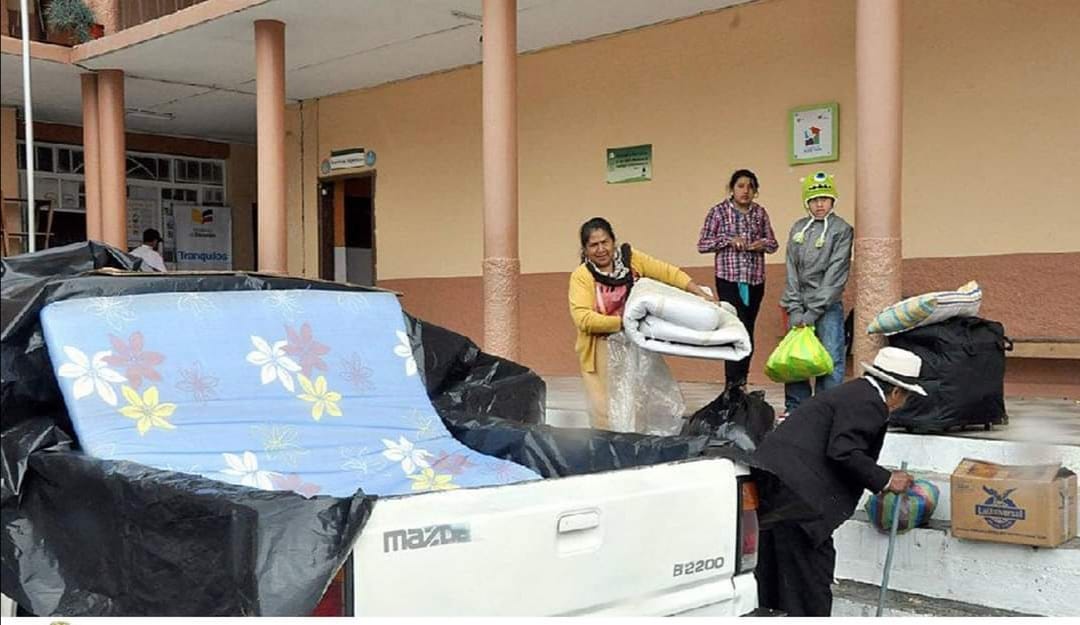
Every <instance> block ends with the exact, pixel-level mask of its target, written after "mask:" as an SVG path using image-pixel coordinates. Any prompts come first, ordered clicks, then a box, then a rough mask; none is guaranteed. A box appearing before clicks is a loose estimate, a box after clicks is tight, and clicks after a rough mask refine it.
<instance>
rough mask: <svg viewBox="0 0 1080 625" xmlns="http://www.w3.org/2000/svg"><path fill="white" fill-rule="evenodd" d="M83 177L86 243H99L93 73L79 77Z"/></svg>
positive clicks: (97, 137)
mask: <svg viewBox="0 0 1080 625" xmlns="http://www.w3.org/2000/svg"><path fill="white" fill-rule="evenodd" d="M81 79H82V116H83V178H84V179H85V183H84V184H85V186H86V240H88V241H100V240H102V230H101V144H100V140H101V138H100V134H99V133H98V119H99V113H98V82H97V74H83V75H82V76H81Z"/></svg>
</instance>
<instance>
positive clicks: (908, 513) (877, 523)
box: [863, 480, 941, 534]
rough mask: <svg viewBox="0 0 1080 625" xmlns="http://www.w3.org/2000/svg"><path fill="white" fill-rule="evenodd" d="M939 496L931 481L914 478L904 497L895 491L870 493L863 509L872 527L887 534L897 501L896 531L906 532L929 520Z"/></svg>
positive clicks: (939, 493) (939, 492)
mask: <svg viewBox="0 0 1080 625" xmlns="http://www.w3.org/2000/svg"><path fill="white" fill-rule="evenodd" d="M940 496H941V491H939V490H938V487H937V486H934V484H933V483H931V482H928V481H926V480H915V484H914V485H912V487H911V488H910V489H909V490H908V492H907V495H905V496H904V497H900V496H899V495H897V494H895V493H885V494H883V495H871V496H870V497H869V498H868V499H867V500H866V505H865V506H863V509H864V510H866V514H867V515H868V516H869V517H870V522H871V523H873V525H874V527H876V528H878V530H880V531H882V532H884V533H886V534H888V533H889V528H890V527H892V517H893V510H895V509H896V507H897V502H898V501H899V506H900V525H899V528H898V530H897V531H899V532H906V531H908V530H910V529H914V528H916V527H921V526H924V525H926V524H927V523H929V522H930V516H931V515H932V514H934V508H936V507H937V503H938V498H939V497H940Z"/></svg>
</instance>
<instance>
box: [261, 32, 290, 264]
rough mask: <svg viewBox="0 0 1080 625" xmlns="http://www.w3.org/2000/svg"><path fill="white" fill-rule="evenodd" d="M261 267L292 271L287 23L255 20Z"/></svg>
mask: <svg viewBox="0 0 1080 625" xmlns="http://www.w3.org/2000/svg"><path fill="white" fill-rule="evenodd" d="M255 99H256V118H257V122H256V123H257V133H256V142H257V145H258V148H259V155H258V185H259V191H258V201H259V224H258V232H257V233H256V236H257V237H258V238H259V258H258V259H257V262H258V268H259V271H270V272H274V273H286V271H287V264H286V263H287V257H286V254H287V251H286V240H287V238H286V231H285V223H286V222H285V24H284V23H282V22H279V21H276V20H258V21H256V22H255Z"/></svg>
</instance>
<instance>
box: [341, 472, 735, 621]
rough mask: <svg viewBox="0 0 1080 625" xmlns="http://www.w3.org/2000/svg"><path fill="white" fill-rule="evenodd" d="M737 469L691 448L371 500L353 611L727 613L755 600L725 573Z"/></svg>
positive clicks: (730, 556) (731, 564) (730, 562)
mask: <svg viewBox="0 0 1080 625" xmlns="http://www.w3.org/2000/svg"><path fill="white" fill-rule="evenodd" d="M741 472H742V471H741V470H740V469H737V468H736V466H735V465H734V464H733V463H731V462H730V461H728V460H725V459H719V458H712V459H698V460H692V461H685V462H679V463H672V464H665V465H656V466H650V467H640V468H631V469H624V470H620V471H612V472H606V473H598V474H592V475H583V476H575V477H566V478H558V479H549V480H542V481H537V482H528V483H520V484H511V485H507V486H496V487H487V488H472V489H463V490H454V491H444V492H438V493H429V494H422V495H413V496H406V497H393V498H386V499H380V500H379V501H378V503H377V504H376V505H375V510H374V512H373V514H372V516H371V518H370V520H369V521H368V523H367V526H366V527H365V528H364V530H363V532H362V534H361V536H360V538H359V539H358V541H357V543H356V546H355V548H354V558H353V561H354V563H355V564H354V567H355V569H354V576H353V580H354V610H355V614H356V615H358V616H367V615H425V616H427V615H450V616H453V615H458V616H465V615H575V614H605V615H608V614H610V615H615V614H634V615H664V614H673V613H677V612H681V611H685V610H690V609H694V608H697V607H701V606H705V605H709V604H714V603H717V602H727V603H728V604H729V605H730V606H731V611H730V613H731V614H734V613H735V611H736V610H739V609H741V607H745V606H746V605H750V606H753V605H754V601H753V600H752V599H751V600H750V601H749V603H748V601H747V598H746V597H744V596H740V597H739V599H740V600H739V601H735V598H736V597H735V594H736V592H735V587H736V586H735V585H734V584H733V581H732V577H733V575H734V572H735V571H734V569H735V563H736V562H735V561H736V556H735V550H736V518H737V516H738V510H737V506H738V497H737V488H738V487H737V484H736V475H737V473H741ZM739 587H740V588H742V589H743V590H742V594H746V592H747V591H746V590H745V588H746V586H745V585H739ZM716 607H717V608H720V611H721V612H723V611H724V610H723V607H722V606H716ZM711 612H712V613H716V611H711Z"/></svg>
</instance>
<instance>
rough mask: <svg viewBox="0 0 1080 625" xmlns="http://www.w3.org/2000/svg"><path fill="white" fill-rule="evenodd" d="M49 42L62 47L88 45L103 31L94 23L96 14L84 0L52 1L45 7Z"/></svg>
mask: <svg viewBox="0 0 1080 625" xmlns="http://www.w3.org/2000/svg"><path fill="white" fill-rule="evenodd" d="M45 23H46V24H48V27H49V29H48V30H49V33H48V41H50V42H51V43H59V44H61V45H69V46H70V45H75V44H78V43H86V42H87V41H90V40H91V39H94V38H95V37H94V35H97V36H99V37H100V36H101V35H100V34H98V33H99V32H100V31H101V28H100V25H99V24H96V23H95V22H94V12H93V11H92V10H90V7H89V6H87V4H86V2H85V1H84V0H52V2H50V3H49V4H48V6H46V7H45Z"/></svg>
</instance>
